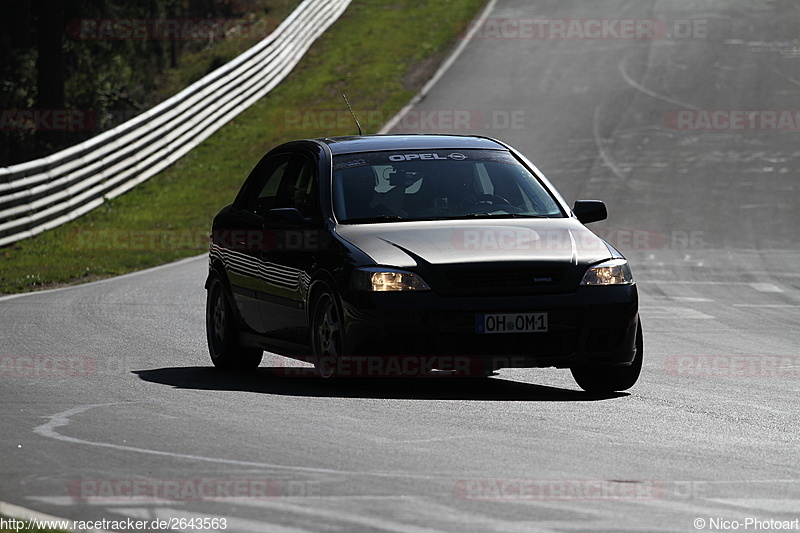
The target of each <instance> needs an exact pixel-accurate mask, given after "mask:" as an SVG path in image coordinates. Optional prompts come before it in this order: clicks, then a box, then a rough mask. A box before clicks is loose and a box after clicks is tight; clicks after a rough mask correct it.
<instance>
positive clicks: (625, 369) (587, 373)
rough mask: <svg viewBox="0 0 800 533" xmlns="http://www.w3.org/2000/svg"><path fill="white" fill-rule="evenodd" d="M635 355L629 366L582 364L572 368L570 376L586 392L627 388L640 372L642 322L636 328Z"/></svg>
mask: <svg viewBox="0 0 800 533" xmlns="http://www.w3.org/2000/svg"><path fill="white" fill-rule="evenodd" d="M635 347H636V355H634V357H633V362H632V363H631V364H630V365H629V366H582V367H576V368H572V369H571V371H572V377H573V378H574V379H575V381H576V382H577V383H578V385H579V386H580V388H582V389H583V390H585V391H586V392H600V393H607V392H617V391H623V390H628V389H630V388H631V387H633V386H634V384H636V381H637V380H638V379H639V374H640V373H641V372H642V358H643V355H644V341H643V339H642V323H641V322H639V325H638V326H637V328H636V344H635Z"/></svg>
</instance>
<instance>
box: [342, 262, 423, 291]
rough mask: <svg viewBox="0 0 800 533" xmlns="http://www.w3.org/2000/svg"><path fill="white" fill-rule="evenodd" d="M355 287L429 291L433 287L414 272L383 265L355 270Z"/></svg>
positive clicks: (370, 289)
mask: <svg viewBox="0 0 800 533" xmlns="http://www.w3.org/2000/svg"><path fill="white" fill-rule="evenodd" d="M353 288H354V289H357V290H361V291H376V292H377V291H380V292H383V291H429V290H430V289H431V288H430V287H428V284H427V283H425V282H424V281H422V278H420V277H419V276H417V275H416V274H414V273H412V272H405V271H403V270H392V269H390V268H383V267H367V268H359V269H356V271H355V272H353Z"/></svg>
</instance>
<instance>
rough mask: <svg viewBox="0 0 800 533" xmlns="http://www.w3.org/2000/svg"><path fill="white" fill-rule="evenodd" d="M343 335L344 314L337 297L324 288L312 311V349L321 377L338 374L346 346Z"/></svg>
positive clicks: (315, 364)
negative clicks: (343, 349)
mask: <svg viewBox="0 0 800 533" xmlns="http://www.w3.org/2000/svg"><path fill="white" fill-rule="evenodd" d="M343 336H344V332H343V326H342V314H341V312H340V311H339V306H338V304H337V303H336V298H335V297H334V295H333V294H332V293H331V292H330V291H329V290H328V289H324V290H323V292H321V293H320V294H319V296H318V297H317V298H316V299H315V300H314V307H313V308H312V311H311V351H312V354H313V355H314V367H315V368H316V369H317V374H318V375H319V376H320V377H323V378H330V377H334V376H336V374H337V372H336V371H337V368H338V366H339V360H340V358H341V357H342V347H343V346H344V343H343V342H342V338H343Z"/></svg>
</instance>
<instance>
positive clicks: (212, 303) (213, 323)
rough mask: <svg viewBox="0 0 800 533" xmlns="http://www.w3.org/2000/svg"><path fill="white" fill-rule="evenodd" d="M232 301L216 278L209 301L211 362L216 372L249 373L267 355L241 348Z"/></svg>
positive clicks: (207, 304) (207, 302)
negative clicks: (219, 369) (241, 371)
mask: <svg viewBox="0 0 800 533" xmlns="http://www.w3.org/2000/svg"><path fill="white" fill-rule="evenodd" d="M233 313H234V310H233V306H232V305H231V304H230V299H229V298H228V296H227V295H226V294H225V287H224V286H223V284H222V281H221V280H220V278H219V276H216V275H215V276H214V277H213V278H212V279H211V283H210V285H209V286H208V297H207V299H206V336H207V337H208V353H209V355H211V362H212V363H214V366H215V367H217V368H222V369H227V370H249V369H251V368H256V367H258V365H259V364H261V358H262V357H263V355H264V352H263V351H262V350H259V349H258V348H248V347H244V346H242V345H241V344H239V339H238V331H237V330H236V317H235V316H234V314H233Z"/></svg>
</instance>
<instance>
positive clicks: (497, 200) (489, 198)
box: [473, 194, 511, 205]
mask: <svg viewBox="0 0 800 533" xmlns="http://www.w3.org/2000/svg"><path fill="white" fill-rule="evenodd" d="M473 203H474V204H491V205H495V204H502V205H511V202H509V201H508V200H506V199H505V198H503V197H502V196H497V195H496V194H481V195H480V196H478V197H477V198H475V201H474V202H473Z"/></svg>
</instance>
